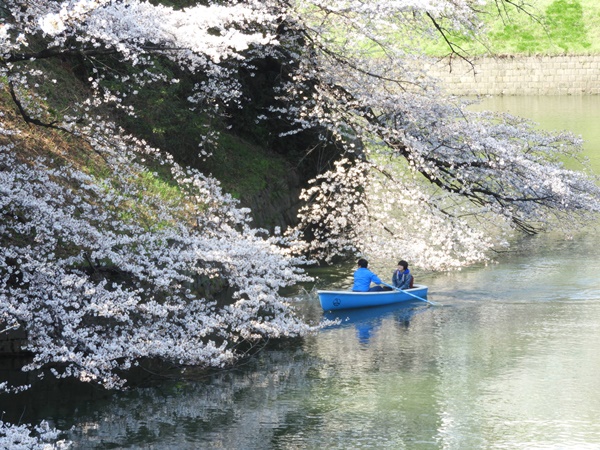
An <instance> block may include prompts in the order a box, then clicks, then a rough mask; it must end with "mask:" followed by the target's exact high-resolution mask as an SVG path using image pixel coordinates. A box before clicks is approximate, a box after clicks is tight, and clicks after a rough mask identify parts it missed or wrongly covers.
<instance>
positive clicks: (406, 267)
mask: <svg viewBox="0 0 600 450" xmlns="http://www.w3.org/2000/svg"><path fill="white" fill-rule="evenodd" d="M398 265H399V266H402V267H404V270H406V269H408V263H407V262H406V261H404V260H402V261H398Z"/></svg>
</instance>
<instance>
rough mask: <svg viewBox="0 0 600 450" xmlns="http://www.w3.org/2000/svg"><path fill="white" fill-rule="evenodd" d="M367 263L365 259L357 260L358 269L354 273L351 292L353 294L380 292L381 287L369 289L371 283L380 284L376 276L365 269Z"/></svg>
mask: <svg viewBox="0 0 600 450" xmlns="http://www.w3.org/2000/svg"><path fill="white" fill-rule="evenodd" d="M368 265H369V262H368V261H367V260H366V259H363V258H361V259H359V260H358V269H356V271H355V272H354V285H353V286H352V290H353V291H355V292H373V291H382V290H383V287H382V286H373V287H371V282H373V283H375V284H381V280H380V279H379V277H378V276H377V275H375V274H374V273H373V272H371V271H370V270H369V269H367V266H368Z"/></svg>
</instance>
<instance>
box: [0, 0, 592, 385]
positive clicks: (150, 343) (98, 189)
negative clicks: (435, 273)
mask: <svg viewBox="0 0 600 450" xmlns="http://www.w3.org/2000/svg"><path fill="white" fill-rule="evenodd" d="M155 3H157V2H148V1H141V0H129V1H124V0H123V1H119V0H70V1H46V0H27V1H25V0H4V1H2V2H0V11H1V15H0V20H1V22H0V86H1V87H2V89H3V91H4V92H5V93H6V95H8V96H9V97H10V99H11V100H12V103H13V105H14V107H15V110H16V111H18V113H19V115H20V117H21V119H22V120H23V123H26V124H28V125H30V126H35V127H39V128H41V129H50V130H56V132H59V133H63V134H68V135H69V136H72V138H73V139H74V140H76V142H77V145H81V146H87V148H89V149H90V151H91V152H92V153H93V154H94V155H97V156H98V157H99V158H100V159H101V160H102V165H103V167H106V168H108V169H109V170H108V174H106V173H104V172H102V173H100V174H94V173H90V171H89V170H83V169H82V168H78V167H76V166H74V165H70V164H65V163H60V162H57V161H55V160H48V159H46V160H44V159H42V158H37V159H36V158H28V157H25V156H23V155H20V154H19V143H20V142H21V141H20V139H21V136H22V135H23V130H19V129H17V128H16V127H14V126H9V124H8V121H7V120H5V118H3V117H0V121H1V122H0V192H1V195H0V213H1V214H2V221H1V222H0V242H1V243H2V246H3V252H2V254H1V255H0V321H1V322H0V330H5V329H9V328H13V327H17V326H20V327H25V328H26V331H27V333H28V344H27V348H26V349H27V350H29V351H30V352H32V354H33V359H32V362H31V364H29V365H28V366H27V367H26V369H30V370H41V369H45V368H49V369H51V372H52V373H53V374H54V375H55V376H59V377H63V376H75V377H78V378H79V379H81V380H84V381H94V382H98V383H101V384H103V385H104V386H106V387H122V386H123V385H124V383H125V380H124V379H123V378H122V377H121V376H120V374H121V373H122V370H124V369H128V368H130V367H131V366H133V365H136V364H138V363H139V362H140V360H143V359H144V358H156V359H160V360H164V361H168V362H170V363H173V364H180V365H200V366H217V367H218V366H223V365H227V364H231V363H233V362H234V361H235V360H236V359H237V358H239V357H240V356H242V355H244V354H246V352H247V351H248V350H249V348H251V347H252V346H253V345H256V343H258V342H261V341H262V340H264V339H268V338H270V337H283V336H302V335H305V334H306V333H309V332H311V331H313V330H315V326H314V325H309V324H306V323H304V322H303V321H302V320H301V318H299V317H297V315H296V314H295V312H294V308H293V306H292V305H291V304H290V299H286V298H282V297H281V295H280V293H279V292H280V288H282V287H285V286H289V285H293V284H294V283H297V282H298V281H302V280H306V277H305V275H304V274H303V272H302V271H301V270H300V269H299V267H300V266H301V265H302V264H303V263H305V262H306V259H305V258H306V257H307V256H308V257H316V258H318V259H323V260H331V259H332V258H333V257H335V256H336V255H346V256H347V255H349V254H355V253H366V254H369V253H374V252H377V254H378V255H381V256H382V257H394V258H396V257H397V255H399V254H400V255H403V257H404V258H405V259H409V260H411V261H412V262H413V263H414V264H416V265H420V266H421V267H426V268H433V269H445V268H453V267H460V266H462V265H466V264H472V263H474V262H477V261H482V260H485V259H486V258H488V257H489V252H490V250H493V249H497V248H499V247H502V246H504V245H507V244H506V243H507V242H508V239H509V237H510V236H511V234H512V233H513V232H514V231H523V232H525V233H535V232H538V231H540V230H544V229H549V228H552V227H556V226H558V227H567V228H571V227H573V226H574V225H577V224H579V223H583V222H585V221H586V220H587V219H589V218H590V217H591V216H592V215H595V214H597V213H598V210H599V208H600V202H599V194H600V191H599V190H598V187H597V184H596V183H595V179H594V177H593V176H591V175H590V174H589V173H585V172H584V171H573V170H568V169H566V168H565V166H564V165H563V162H564V161H565V160H566V159H567V158H571V159H572V158H575V159H577V158H578V152H579V151H580V149H581V142H580V141H579V140H578V139H577V138H575V137H574V136H571V135H570V134H568V133H545V132H541V131H538V130H536V128H535V127H534V126H533V124H530V123H528V122H527V121H525V120H523V119H519V118H515V117H511V116H508V115H499V114H492V113H475V112H470V111H469V110H468V108H467V104H466V103H465V102H464V101H461V100H460V99H456V98H452V97H451V96H447V95H446V94H445V93H444V92H443V89H442V88H441V87H439V86H438V85H437V84H436V82H435V80H432V79H430V78H429V77H428V76H427V73H425V72H424V71H423V70H422V67H424V66H423V64H422V62H423V61H424V60H425V59H426V57H425V56H424V54H423V52H422V51H421V49H420V43H421V42H422V41H423V40H424V39H426V38H430V37H431V36H436V35H437V36H441V38H442V39H444V40H445V41H446V42H447V43H448V48H449V52H450V53H451V54H453V55H455V56H458V57H463V58H464V57H467V53H466V52H465V51H464V50H463V49H462V48H460V47H459V46H458V45H457V44H455V42H458V41H457V40H455V37H456V36H465V35H470V36H477V35H478V33H480V32H481V29H480V26H481V25H480V24H481V20H480V16H481V14H484V13H486V11H494V9H496V10H499V11H501V13H502V14H505V13H506V11H508V10H509V9H510V8H512V9H514V10H515V11H518V10H521V9H524V8H525V4H524V3H523V2H521V1H520V0H494V1H484V0H481V1H475V0H436V1H432V0H399V1H389V0H386V1H384V0H370V1H359V0H345V1H343V0H327V1H324V0H323V1H321V0H295V1H284V0H267V1H255V0H247V1H242V2H238V1H219V2H217V1H214V2H213V1H208V2H198V4H197V5H195V6H191V7H187V8H184V9H174V8H170V7H166V6H160V5H156V4H155ZM265 58H270V59H274V60H277V61H279V63H280V65H281V67H282V71H281V76H280V77H279V78H278V79H277V80H276V81H274V85H273V86H272V87H271V89H272V91H273V95H274V101H273V104H272V105H270V106H268V107H265V108H263V109H262V110H261V111H260V113H259V114H257V116H256V121H257V122H259V123H260V121H266V122H272V121H281V122H285V123H286V124H287V128H286V130H285V132H282V133H281V136H280V137H281V138H282V139H285V138H289V139H293V138H294V136H295V135H296V134H299V133H302V132H304V131H305V130H313V131H314V132H315V133H314V135H315V136H318V137H319V139H318V142H314V147H311V148H307V149H306V152H307V154H310V152H312V151H314V148H315V147H318V146H319V145H330V146H334V147H335V148H337V149H338V152H337V154H336V158H332V159H331V160H328V161H326V163H325V164H324V165H323V169H324V170H323V171H322V173H320V174H319V175H318V176H316V177H315V179H314V180H313V181H312V183H311V185H310V186H308V187H307V189H306V190H305V192H304V193H303V197H302V198H303V199H304V201H305V206H304V207H303V209H302V210H301V211H300V214H299V217H298V226H297V227H295V228H291V229H289V230H285V232H283V233H280V232H277V231H276V232H273V233H267V232H266V231H265V230H257V229H253V228H252V227H251V226H250V222H249V216H248V211H247V210H245V209H243V208H240V207H239V205H238V204H237V203H236V201H235V200H233V199H232V198H231V196H229V195H228V194H227V193H224V192H223V191H222V190H221V189H220V187H219V184H218V182H217V181H216V180H214V179H213V178H211V177H209V176H205V175H203V174H202V173H200V172H198V171H197V170H195V169H193V168H187V167H184V166H181V165H180V164H178V163H177V162H176V161H175V160H174V159H173V157H172V156H170V154H169V153H170V152H171V150H172V149H169V148H163V149H155V148H152V147H151V146H150V145H148V144H147V143H146V142H144V141H143V140H140V139H139V138H138V137H135V136H129V135H127V133H126V132H124V131H123V130H122V129H121V128H119V126H118V125H116V124H114V123H113V122H112V121H111V120H110V119H109V117H108V111H110V109H111V108H113V109H114V108H116V109H117V110H119V111H120V112H121V113H123V114H129V115H132V116H135V115H136V114H137V112H136V110H135V108H134V107H133V106H132V103H131V102H130V99H131V98H132V97H135V96H136V95H138V94H139V90H140V89H141V88H147V87H148V86H152V85H155V84H162V85H165V84H167V85H168V84H177V83H179V82H180V80H179V79H177V78H172V77H170V75H169V74H168V73H167V72H166V71H164V70H162V67H163V65H162V63H163V62H164V61H168V62H169V64H172V65H174V66H176V67H178V68H179V70H181V71H182V72H184V73H186V74H187V75H188V76H189V77H190V78H191V79H193V80H195V83H194V85H193V87H192V89H191V90H190V92H189V93H188V95H187V99H188V100H189V102H190V108H192V109H193V110H194V111H197V112H198V114H199V115H203V116H205V117H207V123H208V122H209V120H208V119H209V118H210V119H213V118H214V119H220V120H221V122H220V123H223V124H226V123H227V120H228V119H227V118H222V117H221V116H222V115H224V114H225V113H226V112H230V111H232V110H234V109H236V108H238V109H244V108H247V107H248V106H249V105H251V104H252V99H251V98H248V97H247V96H246V95H244V94H243V89H242V87H243V86H242V84H241V82H240V77H239V76H238V74H239V72H240V71H245V72H246V73H250V74H256V73H257V72H258V69H257V63H258V62H259V61H261V60H264V59H265ZM70 59H77V61H80V62H81V63H82V64H83V65H85V67H86V68H87V72H86V73H87V74H88V76H87V79H86V80H85V81H86V82H87V83H88V88H89V96H88V97H86V98H84V97H81V98H79V99H78V101H74V102H70V103H69V104H67V105H61V107H62V108H61V109H59V108H56V107H53V105H52V101H51V100H49V96H51V95H55V96H56V95H57V93H56V91H57V89H58V88H57V87H56V85H57V80H56V79H54V78H52V75H51V72H49V71H48V70H47V65H45V64H46V62H48V61H53V62H56V61H65V60H70ZM125 69H126V70H125ZM216 132H218V129H217V127H209V128H208V129H207V130H206V132H205V133H203V134H201V135H199V136H198V143H199V146H200V147H199V150H198V151H199V152H200V153H201V154H202V155H204V156H208V155H209V153H210V148H211V145H214V143H215V133H216ZM151 167H161V168H163V169H164V170H165V171H167V172H169V173H170V177H171V180H172V186H174V187H173V196H172V197H167V198H165V196H164V195H162V196H161V195H153V194H152V193H151V192H149V190H148V185H147V184H145V183H144V180H146V181H147V180H153V181H154V182H158V181H157V180H159V179H160V177H158V175H157V174H155V173H154V172H153V171H152V169H151ZM190 217H193V218H194V220H193V221H192V220H190ZM565 219H568V220H565ZM301 237H302V238H303V240H301V239H300V238H301ZM202 280H204V281H206V280H210V283H208V285H207V286H214V284H215V283H220V284H221V287H223V288H225V287H226V288H228V289H229V291H228V298H227V299H217V298H215V297H214V296H210V295H205V293H206V287H205V289H198V286H197V284H198V283H199V282H200V281H202ZM41 373H44V372H43V371H42V372H41Z"/></svg>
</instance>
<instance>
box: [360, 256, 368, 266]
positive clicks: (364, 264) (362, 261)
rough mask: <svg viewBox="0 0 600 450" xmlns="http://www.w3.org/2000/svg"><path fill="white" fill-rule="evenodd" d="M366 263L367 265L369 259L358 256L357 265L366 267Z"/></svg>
mask: <svg viewBox="0 0 600 450" xmlns="http://www.w3.org/2000/svg"><path fill="white" fill-rule="evenodd" d="M368 265H369V261H367V260H366V259H364V258H360V259H359V260H358V266H359V267H364V268H366V267H367V266H368Z"/></svg>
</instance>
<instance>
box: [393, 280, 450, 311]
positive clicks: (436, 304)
mask: <svg viewBox="0 0 600 450" xmlns="http://www.w3.org/2000/svg"><path fill="white" fill-rule="evenodd" d="M381 284H383V285H384V286H387V287H390V288H392V289H394V290H395V291H400V292H404V293H405V294H408V295H410V296H411V297H414V298H416V299H417V300H421V301H422V302H425V303H429V304H430V305H431V306H439V305H440V304H439V303H436V302H430V301H429V300H427V299H424V298H422V297H419V296H418V295H415V294H413V293H411V292H408V291H405V290H403V289H400V288H397V287H396V286H392V285H391V284H387V283H383V282H382V283H381Z"/></svg>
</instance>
